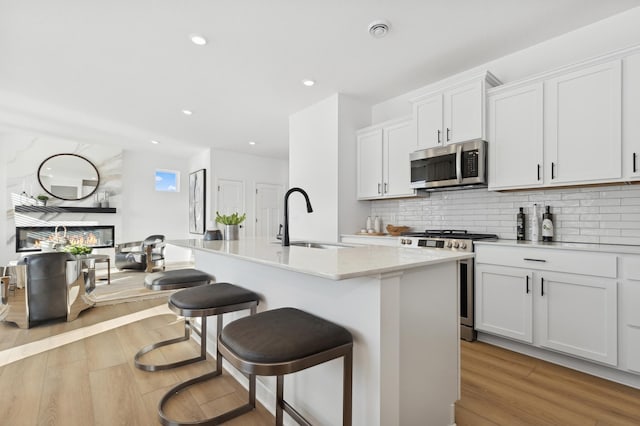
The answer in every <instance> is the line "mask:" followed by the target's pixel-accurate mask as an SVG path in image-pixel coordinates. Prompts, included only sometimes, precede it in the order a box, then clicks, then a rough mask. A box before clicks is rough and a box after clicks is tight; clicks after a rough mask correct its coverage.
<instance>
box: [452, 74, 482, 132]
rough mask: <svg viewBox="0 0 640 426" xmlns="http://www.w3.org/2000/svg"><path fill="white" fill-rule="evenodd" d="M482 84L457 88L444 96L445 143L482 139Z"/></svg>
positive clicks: (477, 83) (474, 83)
mask: <svg viewBox="0 0 640 426" xmlns="http://www.w3.org/2000/svg"><path fill="white" fill-rule="evenodd" d="M482 87H483V86H482V82H480V81H476V82H473V83H470V84H466V85H464V86H460V87H456V88H455V89H452V90H449V91H448V92H445V94H444V143H445V144H448V143H455V142H463V141H468V140H470V139H478V138H482V137H483V135H482V129H483V125H482V119H483V117H482V110H483V108H484V105H482V99H483V96H482Z"/></svg>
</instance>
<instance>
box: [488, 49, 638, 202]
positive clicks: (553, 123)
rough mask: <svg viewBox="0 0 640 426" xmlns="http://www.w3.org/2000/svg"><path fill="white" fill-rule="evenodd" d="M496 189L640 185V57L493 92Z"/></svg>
mask: <svg viewBox="0 0 640 426" xmlns="http://www.w3.org/2000/svg"><path fill="white" fill-rule="evenodd" d="M487 97H488V105H489V111H488V120H487V126H488V134H489V138H488V140H489V189H490V190H507V189H521V188H535V187H540V188H546V187H555V186H567V185H589V184H601V183H616V182H626V181H633V180H639V179H640V158H638V157H639V156H640V120H638V119H637V117H638V116H640V53H639V48H631V49H625V50H621V51H617V52H614V53H611V54H608V55H605V56H602V57H599V58H595V59H592V60H589V61H584V62H583V63H580V64H576V65H572V66H569V67H565V68H563V69H560V70H555V71H551V72H548V73H545V74H542V75H539V76H536V77H533V78H530V79H528V80H526V81H521V82H516V83H511V84H508V85H504V86H501V87H497V88H494V89H491V90H489V91H488V96H487Z"/></svg>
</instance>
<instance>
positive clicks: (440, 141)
mask: <svg viewBox="0 0 640 426" xmlns="http://www.w3.org/2000/svg"><path fill="white" fill-rule="evenodd" d="M441 133H442V132H441V131H440V129H438V143H442V140H440V134H441ZM634 155H635V154H634Z"/></svg>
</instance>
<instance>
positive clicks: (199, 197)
mask: <svg viewBox="0 0 640 426" xmlns="http://www.w3.org/2000/svg"><path fill="white" fill-rule="evenodd" d="M206 178H207V171H206V170H205V169H200V170H196V171H195V172H193V173H190V174H189V233H191V234H204V218H205V210H206V196H207V195H206V187H207V182H206Z"/></svg>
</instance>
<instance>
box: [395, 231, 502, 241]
mask: <svg viewBox="0 0 640 426" xmlns="http://www.w3.org/2000/svg"><path fill="white" fill-rule="evenodd" d="M402 236H403V237H422V238H445V239H456V240H488V239H497V238H498V236H497V235H495V234H477V233H470V232H468V231H466V230H460V229H427V230H425V231H424V232H405V233H403V234H402Z"/></svg>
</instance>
